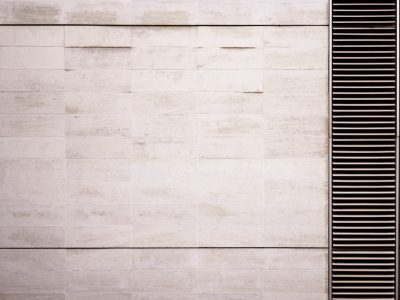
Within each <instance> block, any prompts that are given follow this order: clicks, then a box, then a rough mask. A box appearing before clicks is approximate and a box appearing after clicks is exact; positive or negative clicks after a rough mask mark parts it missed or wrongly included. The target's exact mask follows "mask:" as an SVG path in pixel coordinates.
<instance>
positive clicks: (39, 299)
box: [0, 293, 65, 300]
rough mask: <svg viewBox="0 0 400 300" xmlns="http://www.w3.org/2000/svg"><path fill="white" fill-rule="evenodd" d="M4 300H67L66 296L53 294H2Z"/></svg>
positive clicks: (0, 295) (0, 294)
mask: <svg viewBox="0 0 400 300" xmlns="http://www.w3.org/2000/svg"><path fill="white" fill-rule="evenodd" d="M0 297H1V299H2V300H27V299H29V300H65V294H64V293H59V294H52V293H46V294H43V293H0Z"/></svg>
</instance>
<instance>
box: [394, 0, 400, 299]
mask: <svg viewBox="0 0 400 300" xmlns="http://www.w3.org/2000/svg"><path fill="white" fill-rule="evenodd" d="M399 3H400V1H399V0H396V21H395V25H396V53H395V60H396V66H395V67H396V210H395V214H396V242H395V245H396V248H395V260H396V262H395V299H396V300H399V249H400V247H399V120H400V118H399Z"/></svg>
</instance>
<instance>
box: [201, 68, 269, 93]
mask: <svg viewBox="0 0 400 300" xmlns="http://www.w3.org/2000/svg"><path fill="white" fill-rule="evenodd" d="M197 78H198V79H197V82H196V85H195V90H196V91H205V92H246V93H247V92H256V93H261V92H263V90H264V86H263V74H262V71H258V70H199V71H198V74H197Z"/></svg>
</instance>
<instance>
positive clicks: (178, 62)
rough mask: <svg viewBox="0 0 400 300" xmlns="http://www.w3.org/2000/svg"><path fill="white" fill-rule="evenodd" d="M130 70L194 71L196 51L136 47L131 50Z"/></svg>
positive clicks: (179, 48)
mask: <svg viewBox="0 0 400 300" xmlns="http://www.w3.org/2000/svg"><path fill="white" fill-rule="evenodd" d="M131 51H132V52H131V59H132V68H133V69H138V70H140V69H144V70H152V69H155V70H157V69H158V70H160V69H166V70H168V69H171V70H179V69H182V70H184V69H187V70H191V69H196V67H197V64H196V49H195V48H192V47H138V48H132V50H131Z"/></svg>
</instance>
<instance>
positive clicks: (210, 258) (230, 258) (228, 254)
mask: <svg viewBox="0 0 400 300" xmlns="http://www.w3.org/2000/svg"><path fill="white" fill-rule="evenodd" d="M269 256H270V254H269V249H268V250H266V251H263V250H260V249H240V248H236V249H235V248H233V249H201V250H198V259H199V269H208V270H221V269H222V270H262V269H263V268H264V266H265V262H266V259H268V258H269ZM285 258H286V257H285Z"/></svg>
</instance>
